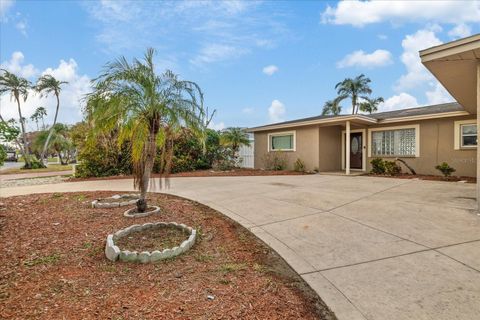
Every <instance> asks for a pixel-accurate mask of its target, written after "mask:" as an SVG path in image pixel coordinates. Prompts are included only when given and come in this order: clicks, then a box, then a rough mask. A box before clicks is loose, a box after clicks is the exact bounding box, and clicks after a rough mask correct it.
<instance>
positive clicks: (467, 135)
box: [460, 124, 477, 147]
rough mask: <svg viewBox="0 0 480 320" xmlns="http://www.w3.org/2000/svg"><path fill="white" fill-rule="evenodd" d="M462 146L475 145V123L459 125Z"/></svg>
mask: <svg viewBox="0 0 480 320" xmlns="http://www.w3.org/2000/svg"><path fill="white" fill-rule="evenodd" d="M460 129H461V131H460V133H461V140H460V141H461V143H462V147H473V146H476V145H477V125H476V124H464V125H461V126H460Z"/></svg>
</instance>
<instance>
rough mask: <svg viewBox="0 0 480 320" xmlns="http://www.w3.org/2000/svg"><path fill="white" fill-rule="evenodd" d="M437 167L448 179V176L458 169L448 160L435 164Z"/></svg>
mask: <svg viewBox="0 0 480 320" xmlns="http://www.w3.org/2000/svg"><path fill="white" fill-rule="evenodd" d="M435 169H437V170H438V171H440V172H441V173H442V174H443V176H444V177H445V178H446V179H448V177H450V176H451V175H452V173H454V172H455V171H457V170H455V169H454V168H452V167H450V166H449V165H448V163H446V162H442V164H439V165H437V166H435Z"/></svg>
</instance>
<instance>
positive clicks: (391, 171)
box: [383, 161, 402, 176]
mask: <svg viewBox="0 0 480 320" xmlns="http://www.w3.org/2000/svg"><path fill="white" fill-rule="evenodd" d="M383 165H384V167H385V173H386V174H388V175H390V176H396V175H397V174H399V173H400V172H402V168H401V167H400V166H399V165H398V164H397V163H396V162H395V161H384V164H383Z"/></svg>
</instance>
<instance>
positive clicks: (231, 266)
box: [219, 263, 247, 274]
mask: <svg viewBox="0 0 480 320" xmlns="http://www.w3.org/2000/svg"><path fill="white" fill-rule="evenodd" d="M246 268H247V265H246V264H245V263H225V264H222V265H221V266H220V269H219V271H221V272H223V273H224V274H227V273H231V272H237V271H241V270H245V269H246Z"/></svg>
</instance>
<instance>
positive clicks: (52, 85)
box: [35, 74, 67, 163]
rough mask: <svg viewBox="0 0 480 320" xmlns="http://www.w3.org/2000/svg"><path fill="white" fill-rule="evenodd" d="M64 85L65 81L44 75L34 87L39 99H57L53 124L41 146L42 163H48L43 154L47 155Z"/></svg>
mask: <svg viewBox="0 0 480 320" xmlns="http://www.w3.org/2000/svg"><path fill="white" fill-rule="evenodd" d="M66 83H67V82H65V81H58V80H57V79H55V78H54V77H53V76H51V75H49V74H46V75H43V76H41V77H40V78H39V79H38V81H37V84H36V85H35V90H36V91H37V92H39V93H40V96H41V97H43V96H48V95H50V94H53V95H55V98H56V99H57V107H56V109H55V116H54V118H53V124H52V126H51V127H50V130H49V133H48V136H47V139H46V140H45V145H44V146H43V150H42V153H41V155H40V158H41V159H40V160H41V161H43V162H44V163H47V162H48V161H45V154H46V153H47V148H48V144H49V143H50V139H51V138H52V134H53V131H54V129H53V127H54V126H55V124H56V123H57V116H58V109H59V108H60V91H61V90H62V85H63V84H66ZM45 114H46V113H45ZM42 119H43V118H42Z"/></svg>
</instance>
